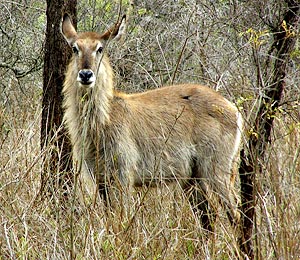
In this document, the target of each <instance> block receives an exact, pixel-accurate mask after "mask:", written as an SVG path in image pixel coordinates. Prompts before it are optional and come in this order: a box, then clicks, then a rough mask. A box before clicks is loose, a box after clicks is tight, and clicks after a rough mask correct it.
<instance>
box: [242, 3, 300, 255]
mask: <svg viewBox="0 0 300 260" xmlns="http://www.w3.org/2000/svg"><path fill="white" fill-rule="evenodd" d="M286 5H287V9H286V11H285V12H284V13H283V16H282V20H281V21H280V23H279V24H269V26H270V29H271V31H272V33H273V44H272V46H271V48H270V50H269V53H268V54H269V57H274V59H273V61H271V59H270V58H269V59H268V60H267V61H266V65H267V66H266V68H271V70H268V72H266V73H265V74H264V75H260V76H263V77H265V79H264V80H265V82H267V81H268V78H271V80H269V82H268V86H267V87H265V88H264V91H263V97H262V101H261V105H260V107H259V110H258V113H257V115H256V119H255V122H254V126H253V133H254V134H252V135H251V136H250V138H249V141H248V149H249V153H248V154H247V155H246V154H245V152H244V150H242V151H241V165H240V168H239V174H240V179H241V200H242V205H241V210H242V213H243V214H242V237H241V241H240V242H241V243H240V248H241V250H242V252H244V253H245V254H246V255H247V256H248V258H249V259H254V251H253V245H252V232H253V223H254V215H255V189H254V182H255V173H261V174H262V163H263V162H264V161H265V160H264V159H265V158H264V157H265V152H266V148H267V146H268V144H270V143H271V130H272V127H273V121H274V118H275V117H274V116H273V115H274V114H275V113H277V111H278V107H279V106H280V102H281V99H282V94H283V92H284V87H285V76H286V73H287V64H288V62H289V59H290V55H289V54H290V52H291V51H292V49H293V47H294V45H295V41H296V38H295V37H294V36H295V35H293V33H292V31H295V27H296V26H297V25H298V21H299V8H300V5H299V2H298V1H296V0H286ZM285 24H286V26H285ZM270 73H271V74H270ZM270 75H272V76H271V77H270ZM258 85H259V82H258Z"/></svg>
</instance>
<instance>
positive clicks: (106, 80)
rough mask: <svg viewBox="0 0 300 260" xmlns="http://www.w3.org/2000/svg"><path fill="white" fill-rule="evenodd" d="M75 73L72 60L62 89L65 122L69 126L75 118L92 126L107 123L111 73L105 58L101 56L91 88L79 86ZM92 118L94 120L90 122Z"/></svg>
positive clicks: (111, 91) (108, 118)
mask: <svg viewBox="0 0 300 260" xmlns="http://www.w3.org/2000/svg"><path fill="white" fill-rule="evenodd" d="M77 73H78V72H77V69H76V61H75V59H72V61H71V62H70V64H69V66H68V69H67V72H66V79H65V83H64V89H63V93H64V95H65V100H64V107H65V110H66V111H65V120H66V121H67V123H68V124H71V125H72V124H74V123H75V122H71V120H72V121H74V119H75V118H76V120H78V122H81V123H82V122H83V121H85V120H87V119H90V120H89V121H90V123H93V124H95V123H96V122H97V124H99V123H101V124H102V125H105V124H107V123H109V121H110V116H109V112H110V102H111V100H112V98H113V72H112V68H111V66H110V64H109V60H108V58H107V56H103V59H102V61H101V64H100V66H99V69H98V72H96V71H95V73H96V74H97V75H96V78H97V79H96V82H95V85H94V86H93V87H89V86H87V87H85V86H82V85H80V84H79V83H78V82H77V80H76V78H77ZM96 103H97V105H95V104H96ZM92 117H95V118H93V120H92ZM74 127H76V126H74ZM90 127H96V125H90ZM74 130H75V129H74Z"/></svg>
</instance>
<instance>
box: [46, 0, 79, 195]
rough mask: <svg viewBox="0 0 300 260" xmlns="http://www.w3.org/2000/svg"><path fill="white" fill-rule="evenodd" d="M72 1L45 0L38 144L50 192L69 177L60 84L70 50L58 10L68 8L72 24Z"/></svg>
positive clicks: (69, 154) (64, 186)
mask: <svg viewBox="0 0 300 260" xmlns="http://www.w3.org/2000/svg"><path fill="white" fill-rule="evenodd" d="M76 5H77V0H70V1H66V0H47V11H46V15H47V29H46V40H45V54H44V71H43V101H42V102H43V103H42V105H43V111H42V121H41V148H42V150H43V152H44V158H43V159H44V164H43V171H42V191H47V192H49V191H50V194H53V192H54V191H55V190H56V189H58V188H62V187H63V188H64V191H65V190H66V188H67V187H68V184H69V183H70V181H71V180H72V177H71V175H70V173H71V166H72V164H71V145H70V142H69V138H68V137H67V134H66V131H65V129H64V127H63V124H62V119H63V109H62V99H63V98H62V87H63V82H64V72H65V68H66V65H67V63H68V60H69V58H70V57H71V50H70V48H69V47H68V46H67V44H66V42H65V40H64V38H63V36H62V34H61V33H60V22H61V19H62V14H63V13H64V12H68V13H69V14H70V15H71V17H72V18H73V22H74V24H75V25H76Z"/></svg>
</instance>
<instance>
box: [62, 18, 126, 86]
mask: <svg viewBox="0 0 300 260" xmlns="http://www.w3.org/2000/svg"><path fill="white" fill-rule="evenodd" d="M125 30H126V16H125V15H124V16H123V17H122V19H121V20H120V22H118V23H117V24H116V25H114V26H113V27H111V28H110V29H108V30H107V31H106V32H104V33H102V34H98V33H96V32H84V33H77V32H76V30H75V28H74V26H73V24H72V21H71V18H70V16H69V15H68V14H65V15H64V16H63V18H62V22H61V32H62V34H63V36H64V38H65V39H66V41H67V42H68V44H69V45H70V47H71V48H72V50H73V58H74V60H75V63H74V64H75V66H76V68H74V69H76V70H77V73H78V74H77V81H78V83H79V84H80V85H81V86H86V87H93V86H94V85H95V82H96V80H97V76H98V69H99V67H100V63H101V61H102V58H103V55H104V48H105V46H106V44H107V42H108V41H109V40H111V39H115V40H118V39H120V38H121V37H122V35H123V34H124V33H125Z"/></svg>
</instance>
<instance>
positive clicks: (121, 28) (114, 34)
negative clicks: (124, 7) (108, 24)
mask: <svg viewBox="0 0 300 260" xmlns="http://www.w3.org/2000/svg"><path fill="white" fill-rule="evenodd" d="M125 32H126V15H125V14H124V15H123V16H122V19H121V20H120V21H119V22H118V23H117V24H115V25H114V26H113V27H112V28H110V29H108V30H107V31H106V32H105V33H103V34H102V35H101V38H102V39H103V40H105V41H107V40H109V39H115V40H117V41H118V40H120V39H121V38H122V36H123V35H124V34H125Z"/></svg>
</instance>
